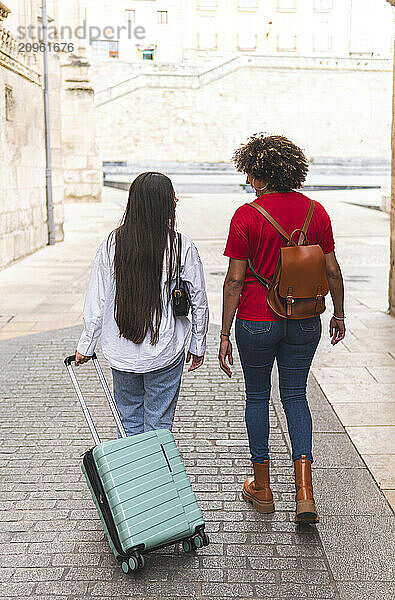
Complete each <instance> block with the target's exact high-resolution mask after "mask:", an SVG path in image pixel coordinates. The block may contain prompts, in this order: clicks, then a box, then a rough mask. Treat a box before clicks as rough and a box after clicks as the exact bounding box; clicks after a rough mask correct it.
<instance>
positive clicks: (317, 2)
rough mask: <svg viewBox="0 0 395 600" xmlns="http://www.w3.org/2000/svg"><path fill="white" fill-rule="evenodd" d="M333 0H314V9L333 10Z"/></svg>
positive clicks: (321, 10)
mask: <svg viewBox="0 0 395 600" xmlns="http://www.w3.org/2000/svg"><path fill="white" fill-rule="evenodd" d="M332 8H333V0H314V10H316V11H320V12H326V11H328V10H332Z"/></svg>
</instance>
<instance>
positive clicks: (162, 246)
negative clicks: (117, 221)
mask: <svg viewBox="0 0 395 600" xmlns="http://www.w3.org/2000/svg"><path fill="white" fill-rule="evenodd" d="M175 235H176V234H175V203H174V189H173V185H172V183H171V181H170V179H169V178H168V177H166V175H162V174H161V173H142V174H141V175H139V176H138V177H137V178H136V179H135V180H134V181H133V183H132V185H131V186H130V189H129V201H128V205H127V207H126V210H125V214H124V215H123V219H122V221H121V225H120V226H119V227H118V228H117V229H116V230H115V256H114V270H115V282H116V292H115V307H114V317H115V320H116V322H117V325H118V328H119V331H120V335H121V336H123V337H124V338H126V339H127V340H131V341H132V342H134V343H135V344H141V343H142V342H143V340H144V339H145V337H146V335H147V333H148V332H150V333H151V344H156V343H157V342H158V340H159V327H160V323H161V319H162V289H161V279H162V268H163V261H164V256H165V252H167V248H168V243H169V241H170V243H169V254H168V259H169V260H168V264H169V276H168V287H169V289H168V291H169V292H170V285H171V279H172V273H173V270H174V265H175V244H174V240H175Z"/></svg>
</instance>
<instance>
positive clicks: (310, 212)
mask: <svg viewBox="0 0 395 600" xmlns="http://www.w3.org/2000/svg"><path fill="white" fill-rule="evenodd" d="M314 208H315V203H314V200H311V199H310V206H309V210H308V211H307V215H306V220H305V222H304V225H303V227H302V230H301V233H300V236H299V241H298V245H300V244H301V242H302V235H303V236H304V239H307V231H308V229H309V227H310V223H311V219H312V218H313V214H314Z"/></svg>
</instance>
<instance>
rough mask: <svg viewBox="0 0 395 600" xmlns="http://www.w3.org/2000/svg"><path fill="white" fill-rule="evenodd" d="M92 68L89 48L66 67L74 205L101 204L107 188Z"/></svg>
mask: <svg viewBox="0 0 395 600" xmlns="http://www.w3.org/2000/svg"><path fill="white" fill-rule="evenodd" d="M89 66H90V65H89V62H88V61H87V59H86V58H85V48H78V49H77V51H76V52H75V53H72V54H70V55H67V57H66V58H65V60H64V62H63V64H62V80H63V85H62V145H63V166H64V179H65V201H71V202H75V201H83V202H84V201H85V202H100V200H101V193H102V186H103V175H102V163H101V158H100V155H99V151H98V147H97V144H96V122H95V108H94V104H93V96H94V92H93V88H92V86H91V85H90V80H89Z"/></svg>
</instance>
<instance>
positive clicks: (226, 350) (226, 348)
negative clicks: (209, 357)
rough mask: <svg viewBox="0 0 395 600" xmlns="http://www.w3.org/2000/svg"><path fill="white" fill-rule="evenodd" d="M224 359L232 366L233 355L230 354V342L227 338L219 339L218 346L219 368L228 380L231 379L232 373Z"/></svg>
mask: <svg viewBox="0 0 395 600" xmlns="http://www.w3.org/2000/svg"><path fill="white" fill-rule="evenodd" d="M226 359H228V361H229V365H233V354H232V342H231V341H230V339H229V338H227V337H221V343H220V345H219V354H218V360H219V366H220V367H221V369H222V371H223V372H224V373H225V374H226V375H227V376H228V377H229V378H230V377H232V371H231V369H230V367H229V365H228V364H227V363H226Z"/></svg>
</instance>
